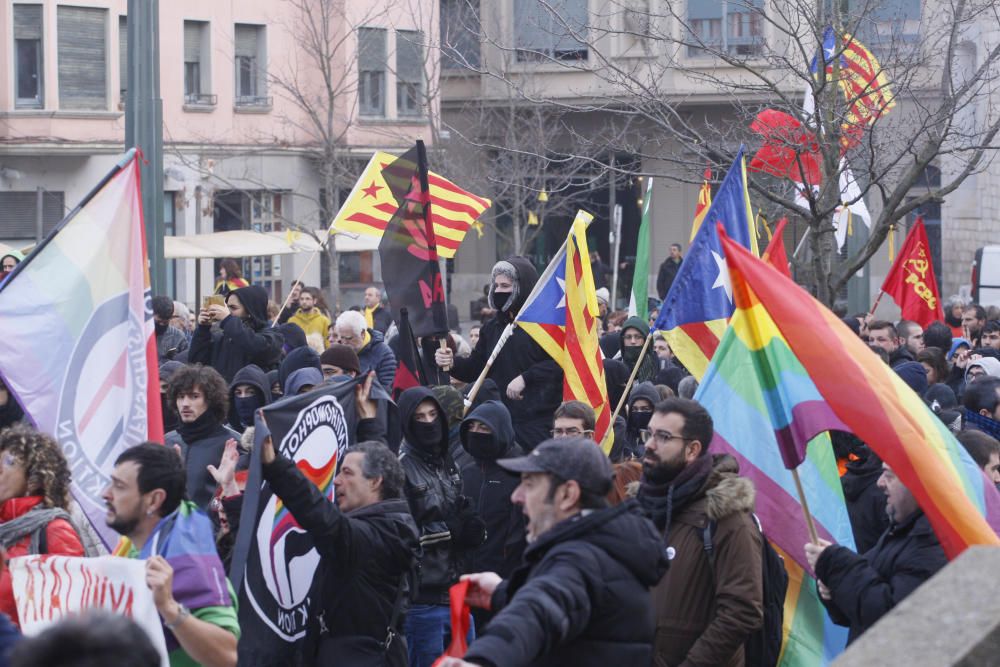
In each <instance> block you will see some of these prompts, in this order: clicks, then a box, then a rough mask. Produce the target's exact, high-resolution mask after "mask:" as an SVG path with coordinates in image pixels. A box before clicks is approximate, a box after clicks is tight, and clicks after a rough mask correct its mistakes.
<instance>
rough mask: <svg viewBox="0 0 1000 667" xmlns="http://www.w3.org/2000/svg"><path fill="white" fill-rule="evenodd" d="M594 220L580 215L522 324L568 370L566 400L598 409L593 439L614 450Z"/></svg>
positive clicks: (520, 320) (522, 316)
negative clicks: (591, 240)
mask: <svg viewBox="0 0 1000 667" xmlns="http://www.w3.org/2000/svg"><path fill="white" fill-rule="evenodd" d="M592 218H593V216H591V215H590V214H589V213H586V212H585V211H580V212H579V213H577V215H576V220H574V221H573V226H572V228H571V229H570V233H569V237H568V238H567V239H566V242H565V243H564V244H563V246H562V248H560V249H559V252H557V253H556V255H555V257H553V258H552V261H551V262H549V265H548V267H547V268H546V269H545V272H544V273H543V274H542V275H541V277H540V278H539V279H538V282H537V283H535V288H534V289H533V290H532V291H531V294H529V295H528V298H527V299H526V300H525V303H524V306H523V307H522V308H521V312H520V313H518V315H517V320H516V322H517V325H518V326H520V327H521V328H522V329H524V331H525V333H527V334H528V335H529V336H531V337H532V338H534V339H535V341H536V342H537V343H538V344H539V345H541V346H542V348H543V349H544V350H545V351H546V352H548V353H549V356H551V357H552V358H553V359H554V360H555V361H556V362H557V363H558V364H559V365H560V366H561V367H562V369H563V374H564V375H565V381H564V383H563V398H564V400H577V401H583V402H584V403H586V404H588V405H590V406H591V407H592V408H594V413H595V414H596V416H597V423H596V426H595V428H594V437H595V439H596V438H603V442H601V447H602V449H603V450H604V452H605V453H608V452H610V451H611V444H612V442H613V440H614V437H613V435H614V434H613V433H609V431H610V430H611V429H610V426H611V412H612V411H613V410H614V408H613V407H612V406H611V405H609V404H608V390H607V385H606V384H605V382H604V360H603V358H602V356H601V349H600V347H599V345H598V335H597V318H598V309H597V290H596V289H595V288H594V274H593V272H592V270H591V268H590V252H589V250H588V248H587V223H588V222H589V221H590V220H591V219H592Z"/></svg>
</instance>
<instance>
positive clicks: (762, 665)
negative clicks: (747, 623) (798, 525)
mask: <svg viewBox="0 0 1000 667" xmlns="http://www.w3.org/2000/svg"><path fill="white" fill-rule="evenodd" d="M751 516H753V520H754V523H755V524H757V530H758V531H759V532H760V536H761V538H762V539H761V559H760V565H761V575H762V576H761V581H762V583H763V589H764V590H763V592H764V596H763V603H764V604H763V606H764V622H763V623H762V624H761V626H760V627H759V628H757V629H756V630H754V631H753V632H752V633H750V636H749V637H747V640H746V642H745V643H744V644H743V652H744V655H745V658H746V665H747V667H775V665H777V664H778V656H779V655H780V654H781V640H782V638H783V636H784V635H783V630H782V625H783V623H784V620H785V593H786V592H787V591H788V572H787V571H786V570H785V561H784V559H783V558H782V557H781V556H779V555H778V552H777V551H775V550H774V547H772V546H771V543H770V542H769V541H768V540H767V536H766V535H764V530H763V529H762V528H761V525H760V521H759V520H758V519H757V515H756V514H753V515H751ZM717 527H718V526H717V524H716V522H715V521H714V520H712V519H708V518H706V521H705V528H704V529H703V531H702V541H703V544H704V547H705V557H706V558H708V564H709V565H710V566H711V567H712V568H713V570H714V568H715V546H714V545H713V544H712V538H713V537H714V536H715V529H716V528H717Z"/></svg>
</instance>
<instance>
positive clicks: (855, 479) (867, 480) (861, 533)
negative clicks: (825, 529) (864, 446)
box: [840, 454, 889, 554]
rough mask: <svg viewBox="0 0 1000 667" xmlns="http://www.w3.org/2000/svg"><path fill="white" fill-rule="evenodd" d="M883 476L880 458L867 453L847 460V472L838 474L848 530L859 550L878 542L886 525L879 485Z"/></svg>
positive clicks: (863, 551)
mask: <svg viewBox="0 0 1000 667" xmlns="http://www.w3.org/2000/svg"><path fill="white" fill-rule="evenodd" d="M881 476H882V461H881V459H879V458H878V457H877V456H875V455H873V454H870V455H869V456H867V457H866V458H864V459H858V460H856V461H850V462H848V463H847V472H845V473H844V476H843V477H841V478H840V484H841V486H843V487H844V500H846V501H847V515H848V516H849V517H850V519H851V532H852V533H854V545H855V547H857V550H858V553H859V554H863V553H865V552H866V551H868V550H869V549H871V548H872V547H873V546H875V543H876V542H878V539H879V537H880V536H881V535H882V533H884V532H885V529H886V528H888V527H889V515H888V514H886V513H885V494H884V493H882V490H881V489H880V488H878V486H877V482H878V478H879V477H881Z"/></svg>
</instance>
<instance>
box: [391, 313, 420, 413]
mask: <svg viewBox="0 0 1000 667" xmlns="http://www.w3.org/2000/svg"><path fill="white" fill-rule="evenodd" d="M399 315H400V319H399V320H397V322H398V325H399V338H397V340H398V341H399V344H398V345H397V346H396V377H395V379H394V380H393V382H392V397H393V399H398V398H399V395H400V394H401V393H402V392H403V391H405V390H406V389H409V388H410V387H419V386H421V385H425V386H426V385H427V384H428V382H427V373H426V372H425V371H424V365H423V362H422V361H421V359H420V352H419V351H418V350H417V340H416V338H415V337H414V336H413V329H412V328H411V327H410V313H409V309H408V308H400V313H399Z"/></svg>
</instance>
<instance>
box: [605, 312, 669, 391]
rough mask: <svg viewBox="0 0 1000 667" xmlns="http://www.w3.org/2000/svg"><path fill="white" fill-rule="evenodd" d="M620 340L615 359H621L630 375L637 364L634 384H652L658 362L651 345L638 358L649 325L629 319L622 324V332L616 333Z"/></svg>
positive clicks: (638, 320)
mask: <svg viewBox="0 0 1000 667" xmlns="http://www.w3.org/2000/svg"><path fill="white" fill-rule="evenodd" d="M618 336H619V339H620V340H621V349H620V350H619V352H618V354H617V355H616V357H615V358H616V359H621V361H622V362H624V364H625V366H626V368H628V371H629V373H630V374H631V372H632V369H633V368H635V365H636V364H639V372H638V373H636V376H635V381H636V382H652V381H653V378H655V377H656V373H657V371H659V370H660V363H659V360H658V359H657V358H656V352H655V351H654V350H653V346H652V344H650V345H647V346H646V354H644V355H642V358H640V357H639V355H640V353H641V352H642V346H643V344H644V343H645V342H646V337H647V336H649V324H648V323H647V322H646V321H645V320H644V319H642V318H641V317H630V318H628V319H627V320H625V323H624V324H622V330H621V331H619V332H618Z"/></svg>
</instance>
